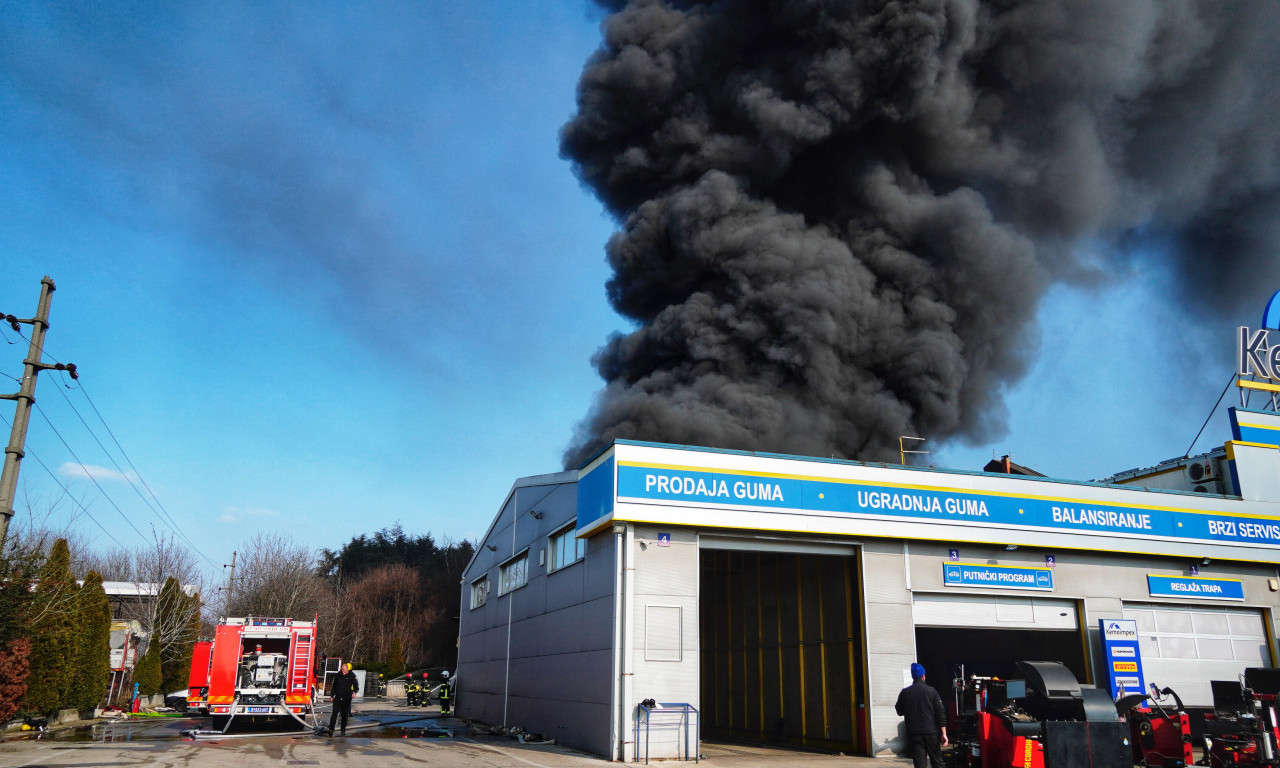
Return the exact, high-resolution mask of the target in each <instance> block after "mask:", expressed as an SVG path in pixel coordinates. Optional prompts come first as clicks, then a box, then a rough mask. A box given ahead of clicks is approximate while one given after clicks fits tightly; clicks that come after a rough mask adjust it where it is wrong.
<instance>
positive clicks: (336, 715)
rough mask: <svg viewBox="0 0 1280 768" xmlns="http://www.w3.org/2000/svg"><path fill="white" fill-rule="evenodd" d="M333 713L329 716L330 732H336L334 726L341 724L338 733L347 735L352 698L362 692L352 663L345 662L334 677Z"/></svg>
mask: <svg viewBox="0 0 1280 768" xmlns="http://www.w3.org/2000/svg"><path fill="white" fill-rule="evenodd" d="M331 691H332V693H333V714H332V715H330V716H329V733H330V735H332V734H334V733H335V731H334V730H333V728H334V726H340V728H339V730H338V731H336V733H339V734H341V735H343V736H346V735H347V718H348V717H350V716H351V699H352V698H354V697H355V695H356V694H357V693H359V692H360V681H359V680H357V679H356V676H355V673H353V672H352V671H351V665H350V664H343V665H342V671H341V672H339V673H338V674H337V675H334V677H333V688H332V689H331Z"/></svg>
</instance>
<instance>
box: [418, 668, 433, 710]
mask: <svg viewBox="0 0 1280 768" xmlns="http://www.w3.org/2000/svg"><path fill="white" fill-rule="evenodd" d="M430 678H431V673H430V672H423V673H422V693H421V694H420V695H419V696H418V706H420V707H425V706H428V705H430V704H431V679H430Z"/></svg>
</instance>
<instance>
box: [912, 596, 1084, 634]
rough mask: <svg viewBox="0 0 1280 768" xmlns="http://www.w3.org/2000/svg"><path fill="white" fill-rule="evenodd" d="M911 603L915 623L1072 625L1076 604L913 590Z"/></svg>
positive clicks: (1027, 626) (1016, 626)
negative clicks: (922, 592)
mask: <svg viewBox="0 0 1280 768" xmlns="http://www.w3.org/2000/svg"><path fill="white" fill-rule="evenodd" d="M912 603H913V605H912V619H913V621H914V622H915V625H916V626H917V627H972V628H986V629H1075V628H1076V604H1075V602H1074V601H1071V600H1054V599H1052V598H1042V597H1007V596H995V595H991V596H987V595H930V594H919V593H917V594H916V595H915V597H914V599H913V600H912Z"/></svg>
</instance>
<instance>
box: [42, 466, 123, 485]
mask: <svg viewBox="0 0 1280 768" xmlns="http://www.w3.org/2000/svg"><path fill="white" fill-rule="evenodd" d="M58 474H60V475H62V476H63V477H80V478H85V479H88V480H111V481H114V482H118V483H133V482H137V480H138V476H137V475H135V474H134V473H132V472H120V471H118V470H115V469H107V468H106V467H97V466H94V465H92V464H76V463H74V462H70V461H68V462H66V463H65V464H63V465H62V466H61V467H58Z"/></svg>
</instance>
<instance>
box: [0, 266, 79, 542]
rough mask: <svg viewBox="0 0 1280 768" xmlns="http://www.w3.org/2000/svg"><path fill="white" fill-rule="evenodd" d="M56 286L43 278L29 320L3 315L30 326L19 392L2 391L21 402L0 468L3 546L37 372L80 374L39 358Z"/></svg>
mask: <svg viewBox="0 0 1280 768" xmlns="http://www.w3.org/2000/svg"><path fill="white" fill-rule="evenodd" d="M55 289H56V288H55V286H54V284H53V278H51V277H49V276H48V275H45V276H44V279H42V280H41V281H40V304H39V306H38V307H37V308H36V316H35V317H33V318H31V319H29V320H22V319H19V318H16V317H14V316H13V315H5V316H4V318H3V319H4V321H5V322H7V323H8V324H9V326H10V327H11V328H13V330H15V331H17V330H19V328H18V323H26V324H28V325H30V326H31V347H30V349H29V350H28V351H27V359H26V360H25V361H24V362H25V363H26V368H25V369H24V370H23V374H22V382H21V386H20V387H19V389H18V393H17V394H16V395H0V400H16V401H17V403H18V406H17V409H16V410H15V412H14V415H13V429H12V430H10V432H9V445H8V446H7V447H6V448H5V449H4V469H3V470H0V548H3V547H4V541H5V538H6V537H7V536H8V534H9V518H11V517H13V497H14V495H15V494H16V492H17V489H18V466H19V464H21V463H22V456H23V454H24V446H25V445H26V440H27V422H28V421H29V420H30V418H31V404H32V403H34V402H35V401H36V374H38V373H39V372H40V371H44V370H49V369H55V370H59V371H66V372H68V373H69V374H71V378H73V379H74V378H78V377H77V375H76V366H75V364H74V363H68V364H65V365H64V364H63V363H58V364H57V365H49V364H47V363H42V362H40V358H41V356H42V355H43V352H44V334H45V331H47V330H48V329H49V304H50V303H51V302H52V300H53V292H54V290H55Z"/></svg>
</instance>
